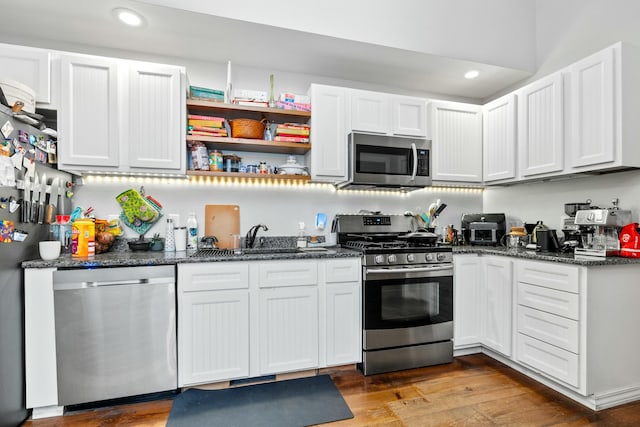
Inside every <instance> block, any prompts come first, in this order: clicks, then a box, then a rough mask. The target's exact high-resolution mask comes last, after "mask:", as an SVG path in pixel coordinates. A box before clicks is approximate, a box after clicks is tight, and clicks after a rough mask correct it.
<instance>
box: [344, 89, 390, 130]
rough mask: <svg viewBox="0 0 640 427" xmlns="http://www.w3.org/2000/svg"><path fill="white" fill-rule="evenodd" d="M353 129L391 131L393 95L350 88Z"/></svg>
mask: <svg viewBox="0 0 640 427" xmlns="http://www.w3.org/2000/svg"><path fill="white" fill-rule="evenodd" d="M349 98H350V101H351V130H353V131H360V132H373V133H383V134H386V133H389V131H390V129H391V96H390V95H389V94H386V93H378V92H370V91H366V90H356V89H351V90H349Z"/></svg>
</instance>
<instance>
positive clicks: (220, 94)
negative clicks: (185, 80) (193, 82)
mask: <svg viewBox="0 0 640 427" xmlns="http://www.w3.org/2000/svg"><path fill="white" fill-rule="evenodd" d="M189 97H190V98H191V99H201V100H204V101H213V102H224V91H223V90H220V89H209V88H206V87H198V86H189Z"/></svg>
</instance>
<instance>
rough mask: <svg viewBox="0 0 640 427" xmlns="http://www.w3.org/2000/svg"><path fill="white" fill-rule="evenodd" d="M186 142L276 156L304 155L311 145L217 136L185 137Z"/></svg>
mask: <svg viewBox="0 0 640 427" xmlns="http://www.w3.org/2000/svg"><path fill="white" fill-rule="evenodd" d="M187 141H194V142H203V143H205V144H215V148H217V149H219V150H230V151H234V150H235V151H258V152H262V153H277V154H304V153H306V152H307V151H309V150H310V149H311V144H305V143H300V142H281V141H265V140H263V139H243V138H230V137H218V136H201V135H187Z"/></svg>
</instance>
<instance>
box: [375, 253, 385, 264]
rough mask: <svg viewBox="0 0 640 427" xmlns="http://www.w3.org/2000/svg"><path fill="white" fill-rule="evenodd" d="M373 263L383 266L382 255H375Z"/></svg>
mask: <svg viewBox="0 0 640 427" xmlns="http://www.w3.org/2000/svg"><path fill="white" fill-rule="evenodd" d="M375 262H376V264H384V257H383V256H382V255H376V258H375Z"/></svg>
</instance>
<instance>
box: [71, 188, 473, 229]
mask: <svg viewBox="0 0 640 427" xmlns="http://www.w3.org/2000/svg"><path fill="white" fill-rule="evenodd" d="M140 185H141V183H140V182H123V183H112V182H94V183H91V184H87V185H84V186H79V187H76V189H75V194H74V196H73V204H74V206H81V207H82V208H83V209H87V208H88V207H89V206H92V207H93V208H94V209H95V213H96V216H97V217H99V218H107V216H108V215H111V214H119V213H120V211H121V209H120V206H119V205H118V203H117V202H116V199H115V197H116V196H117V195H118V194H120V193H121V192H123V191H125V190H127V189H129V188H135V189H139V188H140ZM142 185H144V189H145V192H146V194H148V195H151V196H153V197H154V198H155V199H157V200H158V201H159V202H160V203H161V204H162V205H163V210H162V211H163V214H170V213H177V214H180V216H181V222H182V225H185V224H184V222H185V221H186V219H187V214H188V213H189V212H196V215H197V217H198V220H199V223H200V224H201V225H202V224H203V222H202V221H203V215H204V206H205V205H206V204H234V205H239V206H240V232H241V233H242V234H244V233H246V232H247V231H248V230H249V228H250V227H251V226H252V225H255V224H258V223H264V224H266V225H267V226H268V227H269V231H268V232H267V233H266V235H272V236H294V235H296V231H297V223H298V222H300V221H302V222H304V223H305V224H307V225H308V227H307V231H308V232H309V233H310V234H321V233H316V231H315V230H314V228H313V224H314V223H315V215H316V213H318V212H323V213H325V214H326V215H327V219H328V221H329V224H328V227H327V232H328V231H329V229H330V221H331V220H332V219H333V217H334V215H335V214H336V213H356V212H358V211H359V210H360V209H367V210H373V211H378V210H379V211H382V212H384V213H399V214H402V213H404V212H405V211H407V210H411V211H414V212H416V213H418V212H422V211H426V210H427V209H428V207H429V205H430V204H431V203H433V202H435V201H436V200H437V199H441V201H442V202H443V203H446V204H447V208H446V209H445V210H444V211H443V212H442V215H441V216H440V218H439V219H438V224H439V225H440V226H443V225H447V224H454V226H455V227H456V228H457V229H459V228H460V216H461V214H462V213H463V212H481V211H482V195H481V193H480V192H479V191H478V190H473V191H463V190H458V191H453V190H443V191H429V190H419V191H414V192H412V193H408V195H406V196H399V195H398V194H395V195H391V194H388V195H377V196H376V195H371V194H359V193H353V192H344V191H342V192H335V191H332V190H330V189H327V188H326V187H324V186H322V187H313V186H312V187H310V188H307V187H304V188H292V189H281V188H269V187H225V186H207V185H202V186H200V185H192V184H186V183H184V182H183V183H171V184H154V183H143V184H142ZM155 232H158V233H160V234H161V235H164V223H162V221H161V222H160V223H157V224H155V225H154V226H153V228H152V229H151V230H149V231H148V232H147V235H148V236H151V235H152V234H153V233H155ZM203 232H204V230H203V227H202V226H201V229H200V234H201V235H202V234H203ZM261 233H262V231H261ZM126 236H127V237H134V236H136V234H135V233H134V232H133V231H132V230H130V229H127V233H126Z"/></svg>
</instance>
